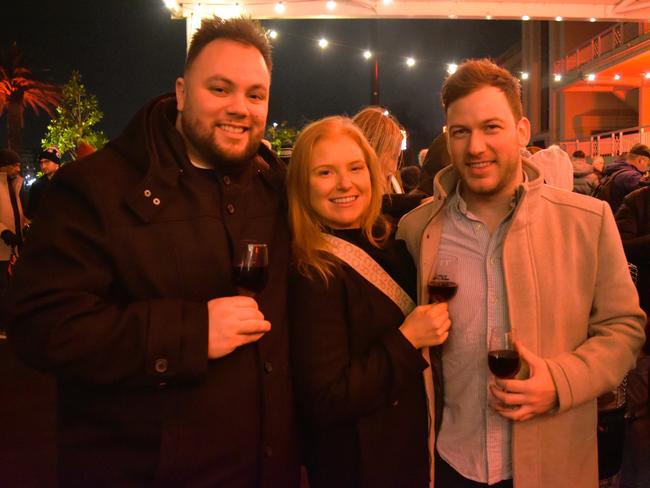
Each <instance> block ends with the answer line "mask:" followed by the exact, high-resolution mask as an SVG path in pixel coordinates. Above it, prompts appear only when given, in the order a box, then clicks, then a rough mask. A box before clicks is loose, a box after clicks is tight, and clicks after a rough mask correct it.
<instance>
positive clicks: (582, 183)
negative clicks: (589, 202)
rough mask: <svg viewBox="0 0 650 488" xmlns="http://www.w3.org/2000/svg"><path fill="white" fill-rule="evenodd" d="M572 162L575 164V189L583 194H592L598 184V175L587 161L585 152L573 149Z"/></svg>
mask: <svg viewBox="0 0 650 488" xmlns="http://www.w3.org/2000/svg"><path fill="white" fill-rule="evenodd" d="M571 164H573V191H574V192H576V193H581V194H583V195H591V194H592V193H593V192H594V188H596V186H597V185H598V177H597V176H596V174H595V173H594V169H593V168H592V167H591V165H590V164H589V163H588V162H587V158H586V156H585V153H584V152H583V151H580V150H577V151H573V154H572V155H571Z"/></svg>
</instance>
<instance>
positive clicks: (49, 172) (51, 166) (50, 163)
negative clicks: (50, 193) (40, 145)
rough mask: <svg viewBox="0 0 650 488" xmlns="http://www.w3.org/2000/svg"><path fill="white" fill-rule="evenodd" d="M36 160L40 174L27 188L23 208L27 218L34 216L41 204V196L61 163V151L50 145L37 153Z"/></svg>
mask: <svg viewBox="0 0 650 488" xmlns="http://www.w3.org/2000/svg"><path fill="white" fill-rule="evenodd" d="M38 161H39V164H40V165H41V173H42V175H41V176H40V177H39V178H38V179H37V180H36V181H35V182H34V183H32V186H31V187H30V188H29V199H28V200H27V207H26V208H25V215H26V216H27V218H29V219H33V218H34V217H35V216H36V212H37V211H38V209H39V207H40V206H41V202H42V200H43V196H44V195H45V194H46V193H47V190H48V189H49V188H50V185H51V183H52V178H53V177H54V175H55V174H56V172H57V171H58V170H59V166H60V165H61V152H60V151H59V150H58V148H56V147H54V146H50V147H48V148H47V149H44V150H43V151H41V153H40V154H39V155H38Z"/></svg>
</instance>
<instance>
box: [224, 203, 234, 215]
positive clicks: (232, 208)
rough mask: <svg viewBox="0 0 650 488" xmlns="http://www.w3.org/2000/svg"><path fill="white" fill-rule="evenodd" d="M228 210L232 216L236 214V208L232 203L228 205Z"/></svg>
mask: <svg viewBox="0 0 650 488" xmlns="http://www.w3.org/2000/svg"><path fill="white" fill-rule="evenodd" d="M226 210H227V211H228V213H229V214H230V215H232V214H234V213H235V206H234V205H233V204H232V203H229V204H228V205H226Z"/></svg>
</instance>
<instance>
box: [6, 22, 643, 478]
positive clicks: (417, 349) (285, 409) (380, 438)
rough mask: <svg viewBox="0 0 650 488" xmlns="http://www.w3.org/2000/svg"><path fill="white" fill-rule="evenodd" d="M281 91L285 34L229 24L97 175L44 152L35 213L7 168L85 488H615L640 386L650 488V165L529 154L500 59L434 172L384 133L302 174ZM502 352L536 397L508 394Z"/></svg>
mask: <svg viewBox="0 0 650 488" xmlns="http://www.w3.org/2000/svg"><path fill="white" fill-rule="evenodd" d="M271 73H272V58H271V52H270V46H269V43H268V40H267V39H266V36H265V34H264V32H263V30H262V29H261V27H260V26H259V24H257V23H256V22H254V21H251V20H248V19H231V20H227V21H224V20H221V19H216V18H215V19H211V20H205V21H204V22H203V24H202V26H201V28H200V29H199V30H198V31H197V32H196V33H195V35H194V37H193V39H192V42H191V45H190V48H189V51H188V54H187V59H186V63H185V68H184V73H183V76H182V77H179V78H178V79H177V81H176V85H175V93H174V94H172V95H163V96H159V97H157V98H154V99H153V100H151V101H150V102H149V103H148V104H147V105H146V106H145V107H143V108H142V109H141V110H140V111H139V112H138V113H137V114H136V115H135V116H134V118H133V120H132V121H131V122H130V123H129V125H128V126H127V127H126V128H125V130H124V132H123V133H122V134H121V135H120V136H119V137H117V138H115V139H114V140H112V141H111V142H110V143H109V144H108V145H107V146H106V147H105V148H103V149H101V150H100V151H98V152H94V151H93V150H92V148H86V147H85V146H83V145H81V146H80V147H79V148H78V149H77V156H78V157H77V158H76V159H78V160H77V161H75V162H74V163H72V164H65V165H62V164H61V163H62V161H63V159H62V155H61V153H60V152H59V151H58V149H57V148H55V147H48V148H44V150H43V151H42V152H41V154H40V155H39V158H38V159H39V164H40V168H41V176H40V177H39V178H38V180H37V181H36V182H34V183H33V184H32V186H31V189H30V191H29V198H28V200H26V204H25V206H24V207H23V204H22V202H21V189H22V186H23V183H22V179H21V176H20V169H21V166H20V165H21V161H20V157H19V156H18V155H17V154H16V153H15V152H13V151H11V150H8V149H3V150H0V267H1V268H2V269H1V270H0V271H2V272H1V273H0V275H1V278H0V295H1V296H2V297H3V303H4V305H3V307H4V306H5V305H6V309H5V312H4V315H3V323H1V324H0V327H6V328H7V331H8V337H9V340H10V343H11V345H12V347H13V349H14V351H15V352H16V354H17V355H18V356H19V357H20V358H21V359H22V360H23V361H24V362H25V363H27V364H28V365H30V366H32V367H34V368H37V369H39V370H42V371H46V372H49V373H51V374H53V375H54V376H55V377H56V378H57V381H58V394H59V397H58V419H59V420H58V427H57V428H58V456H59V459H58V476H59V483H60V484H61V486H117V485H126V484H129V485H139V486H145V485H160V484H162V485H179V486H198V485H201V486H242V487H244V486H245V487H253V486H260V487H262V486H266V487H276V486H282V487H298V486H303V487H304V486H307V485H309V486H311V487H312V488H318V487H331V486H337V487H370V486H372V487H401V486H409V487H416V486H421V487H426V486H430V485H431V483H434V482H435V486H436V487H438V488H446V487H451V488H456V487H460V488H465V487H467V488H476V487H487V486H493V487H498V488H507V487H513V486H514V487H516V488H526V487H533V486H535V487H537V486H556V487H567V488H569V487H595V486H597V485H598V479H599V475H600V478H603V469H604V468H603V463H602V461H603V457H604V454H603V451H602V449H601V447H602V446H601V445H598V443H599V442H600V443H601V444H602V443H604V442H608V443H613V442H616V441H614V440H611V439H610V438H605V437H602V436H601V437H599V436H597V427H596V425H595V422H594V421H595V419H596V418H597V415H598V413H597V408H598V407H597V405H598V404H599V402H598V400H597V399H599V398H601V399H602V398H603V397H604V396H605V395H607V394H609V393H611V392H612V391H617V389H618V388H620V385H621V384H625V382H624V378H627V392H628V393H627V394H626V397H625V401H624V402H623V405H622V406H620V405H619V407H620V408H619V410H618V411H620V412H621V417H620V419H621V422H622V430H620V434H621V436H624V442H621V445H620V448H619V449H618V451H619V452H618V453H617V455H618V458H617V459H616V461H615V462H614V464H615V465H616V470H615V471H616V472H617V473H618V472H619V471H621V485H620V486H621V487H623V488H632V487H635V488H638V487H640V486H647V483H648V482H650V481H649V480H650V478H649V466H648V462H647V460H648V456H649V448H648V446H649V444H650V430H649V423H650V421H649V418H648V374H649V373H648V367H649V365H648V363H649V361H648V345H647V341H646V342H644V340H645V338H644V328H645V330H646V333H647V325H646V315H645V314H646V313H648V312H650V252H649V251H650V188H648V187H645V185H646V182H647V181H648V179H647V178H646V175H645V173H646V172H647V171H648V169H649V168H650V148H649V147H648V146H647V145H644V144H635V145H634V146H632V147H631V148H630V149H629V151H628V152H627V153H626V154H625V155H624V156H623V157H622V158H621V159H620V160H616V161H611V162H608V163H607V164H605V161H604V159H603V158H602V157H600V156H595V157H592V158H588V157H587V155H586V154H585V153H584V152H582V151H575V152H573V154H571V155H569V154H567V153H566V152H565V151H564V150H563V149H561V148H560V147H558V146H550V147H548V148H539V147H533V146H528V143H529V138H530V123H529V121H528V120H527V119H526V117H525V114H523V113H522V107H521V102H520V99H521V95H520V91H519V84H518V81H517V80H516V78H514V77H513V76H512V75H511V74H510V73H508V72H507V71H506V70H504V69H502V68H500V67H498V66H496V65H495V64H494V63H493V62H491V61H489V60H485V59H484V60H471V61H467V62H465V63H464V64H462V65H461V66H459V67H458V70H457V71H456V73H454V74H452V75H450V76H449V77H448V78H447V80H446V81H445V83H444V85H443V87H442V104H443V109H444V113H445V117H446V128H445V131H444V132H443V133H441V134H439V135H438V136H436V137H435V138H434V140H433V141H432V143H431V145H430V147H429V148H427V149H423V150H422V151H420V153H419V154H418V161H417V163H416V164H411V165H405V164H404V162H403V161H402V154H403V151H402V144H403V141H404V137H405V131H406V130H405V128H404V127H402V126H401V124H400V123H399V121H398V120H397V119H396V118H395V117H393V116H392V115H390V114H388V113H386V112H385V110H384V109H383V108H381V107H366V108H364V109H362V110H361V111H360V112H358V113H357V114H356V115H354V116H353V117H349V118H348V117H345V116H330V117H326V118H323V119H321V120H318V121H315V122H313V123H311V124H309V125H307V126H306V127H305V128H303V130H302V131H301V132H300V134H299V135H298V137H297V140H296V141H295V143H294V144H293V146H292V147H288V146H287V147H283V148H282V150H281V153H280V154H276V153H275V152H274V151H273V150H272V149H271V148H270V145H265V144H263V143H262V142H263V136H264V130H265V125H266V118H267V113H268V102H269V95H270V83H271ZM578 194H582V195H578ZM23 208H24V211H23ZM614 216H615V217H614ZM27 229H29V231H28V232H27ZM253 242H254V243H265V244H266V246H267V247H268V249H269V256H268V262H267V263H265V265H264V269H257V270H252V271H251V273H253V272H256V273H257V274H258V275H259V276H253V274H251V275H250V276H249V277H248V278H247V279H249V280H250V289H249V290H248V291H247V292H245V293H244V292H242V291H241V290H242V288H241V283H240V282H237V283H236V282H234V278H233V255H234V254H235V252H236V250H238V249H239V248H241V246H242V243H244V244H245V245H248V244H247V243H253ZM448 258H453V260H454V262H457V263H458V264H457V271H456V272H455V275H456V276H455V278H454V279H455V283H456V284H457V291H455V292H454V293H455V295H454V296H453V298H452V297H450V298H449V299H447V300H441V299H436V300H432V299H431V295H430V289H429V279H430V277H431V276H432V273H433V272H434V271H435V269H436V266H437V263H439V262H440V261H441V260H446V259H448ZM630 263H631V264H633V265H634V266H635V268H636V269H637V270H638V280H637V281H636V284H635V283H634V282H633V277H632V275H631V273H630V266H629V264H630ZM5 270H8V271H9V273H7V272H4V271H5ZM10 274H11V276H10ZM255 280H257V281H258V282H256V283H257V284H254V283H253V282H254V281H255ZM247 283H248V282H247ZM260 283H261V284H260ZM244 288H246V286H244ZM639 299H640V301H639ZM644 312H645V313H644ZM5 320H6V323H5V322H4V321H5ZM497 333H501V334H505V333H510V334H513V335H514V336H515V347H516V350H517V352H518V354H519V357H520V363H519V364H520V367H519V368H518V371H517V372H515V374H516V376H515V375H512V376H508V377H495V376H494V375H493V374H492V373H490V370H489V369H488V362H487V357H488V352H489V348H488V341H489V337H490V336H491V335H493V334H497ZM599 453H601V454H600V458H599ZM608 456H611V454H608ZM301 465H302V466H304V467H305V468H306V473H307V476H306V478H305V476H304V475H303V476H302V479H301V471H300V466H301ZM599 470H600V471H601V472H600V473H599ZM615 474H616V473H615Z"/></svg>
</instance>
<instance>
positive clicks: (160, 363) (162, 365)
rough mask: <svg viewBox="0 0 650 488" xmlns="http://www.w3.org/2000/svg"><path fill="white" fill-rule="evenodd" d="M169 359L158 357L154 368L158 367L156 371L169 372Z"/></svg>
mask: <svg viewBox="0 0 650 488" xmlns="http://www.w3.org/2000/svg"><path fill="white" fill-rule="evenodd" d="M167 366H168V363H167V360H166V359H164V358H160V359H156V363H155V365H154V368H155V369H156V373H165V372H167Z"/></svg>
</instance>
